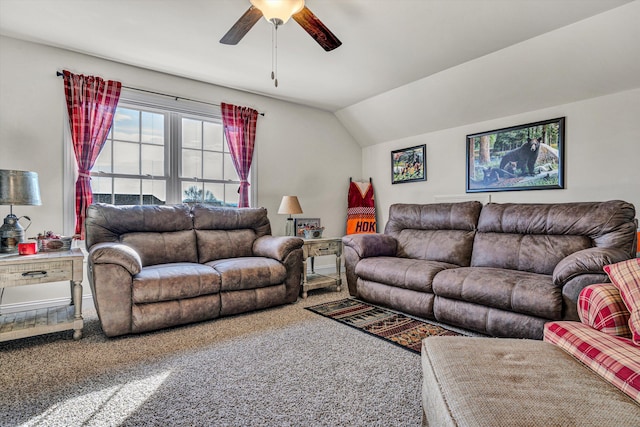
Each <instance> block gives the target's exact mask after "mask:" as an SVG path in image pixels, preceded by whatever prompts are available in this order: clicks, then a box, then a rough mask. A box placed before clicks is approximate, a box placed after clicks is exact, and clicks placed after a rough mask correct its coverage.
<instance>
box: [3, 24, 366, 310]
mask: <svg viewBox="0 0 640 427" xmlns="http://www.w3.org/2000/svg"><path fill="white" fill-rule="evenodd" d="M167 60H168V61H170V60H171V58H167ZM212 60H214V59H212ZM62 69H68V70H70V71H72V72H75V73H80V74H92V75H99V76H101V77H103V78H105V79H113V80H119V81H121V82H122V83H123V84H124V85H125V86H130V87H135V88H141V89H147V90H152V91H157V92H162V93H168V94H172V95H179V96H182V97H186V98H191V99H197V100H203V101H207V102H214V103H220V102H228V103H233V104H237V105H243V106H249V107H252V108H255V109H257V110H258V111H260V112H264V113H265V116H264V117H259V118H258V125H257V135H256V158H257V161H256V162H254V165H253V167H254V168H256V171H257V177H258V183H257V188H258V191H257V198H258V200H257V206H263V207H266V208H267V210H268V211H269V218H270V220H271V223H272V229H273V234H284V223H285V216H283V215H278V214H277V213H276V212H277V209H278V206H279V204H280V199H281V198H282V196H283V195H286V194H294V195H297V196H298V198H299V200H300V203H301V205H302V209H303V211H304V217H319V218H321V220H322V225H323V226H325V227H326V230H325V235H328V236H340V235H342V234H344V230H345V221H346V208H347V190H348V182H349V177H350V176H353V177H360V175H361V172H362V169H361V149H360V147H359V146H358V144H357V143H356V142H355V140H354V139H353V138H352V137H351V136H350V135H349V134H348V133H347V131H346V130H345V128H344V127H343V126H342V124H341V123H340V122H339V121H338V120H337V119H336V117H335V116H334V115H333V114H331V113H328V112H325V111H321V110H316V109H313V108H308V107H304V106H301V105H297V104H292V103H288V102H283V101H278V100H274V99H271V98H267V97H263V96H259V95H253V94H248V93H244V92H240V91H236V90H232V89H228V88H223V87H219V86H214V85H210V84H204V83H200V82H196V81H193V80H188V79H184V78H180V77H176V76H171V75H166V74H162V73H157V72H152V71H149V70H144V69H140V68H135V67H131V66H126V65H123V64H119V63H115V62H111V61H107V60H104V59H98V58H95V57H90V56H87V55H82V54H78V53H73V52H70V51H66V50H60V49H56V48H52V47H47V46H44V45H40V44H33V43H28V42H24V41H19V40H15V39H12V38H7V37H0V169H20V170H30V171H36V172H38V174H39V179H40V186H41V196H42V206H16V207H15V208H14V213H15V214H16V215H18V216H21V215H28V216H30V217H31V218H32V219H33V224H32V225H31V228H30V229H29V230H28V231H27V233H26V234H27V237H29V236H33V235H35V234H37V233H38V231H43V230H53V231H62V227H63V170H62V169H63V144H62V138H63V125H64V108H65V101H64V91H63V82H62V79H61V78H59V77H56V71H60V70H62ZM268 83H269V81H268V80H267V81H265V84H268ZM8 213H9V207H8V206H0V217H1V218H4V216H6V215H7V214H8ZM331 262H333V261H331V260H328V261H327V263H331ZM319 264H322V261H321V260H319ZM84 285H85V294H86V291H87V289H88V287H89V286H88V283H87V282H86V281H85V283H84ZM68 288H69V287H68V284H64V283H61V284H56V285H52V286H40V285H39V286H27V287H22V288H7V290H6V292H5V295H4V299H3V301H2V304H3V305H11V304H19V303H21V302H25V301H34V300H47V299H51V298H62V297H66V296H68V292H69V291H68Z"/></svg>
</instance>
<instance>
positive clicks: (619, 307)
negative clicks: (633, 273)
mask: <svg viewBox="0 0 640 427" xmlns="http://www.w3.org/2000/svg"><path fill="white" fill-rule="evenodd" d="M578 316H579V317H580V321H581V322H582V323H584V324H585V325H589V326H591V327H592V328H593V329H596V330H598V331H601V332H604V333H605V334H609V335H616V336H620V337H625V338H631V330H630V329H629V310H628V309H627V306H626V305H624V301H623V300H622V296H621V295H620V292H619V291H618V288H616V287H615V286H614V285H612V284H611V283H600V284H597V285H589V286H587V287H586V288H584V289H583V290H582V292H580V295H579V296H578Z"/></svg>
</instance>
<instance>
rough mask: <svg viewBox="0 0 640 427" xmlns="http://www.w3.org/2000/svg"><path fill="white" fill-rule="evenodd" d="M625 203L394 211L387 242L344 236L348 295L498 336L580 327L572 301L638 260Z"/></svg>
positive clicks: (400, 207)
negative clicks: (560, 325) (611, 269)
mask: <svg viewBox="0 0 640 427" xmlns="http://www.w3.org/2000/svg"><path fill="white" fill-rule="evenodd" d="M636 228H637V223H636V220H635V208H634V206H633V205H632V204H630V203H626V202H623V201H608V202H584V203H559V204H498V203H489V204H487V205H485V206H482V204H481V203H479V202H463V203H439V204H427V205H417V204H395V205H392V206H391V207H390V210H389V221H388V223H387V225H386V227H385V231H384V234H360V235H350V236H345V237H343V240H342V241H343V243H344V256H345V267H346V268H345V269H346V277H347V284H348V286H349V292H350V294H351V295H352V296H355V297H357V298H360V299H362V300H364V301H369V302H372V303H375V304H379V305H383V306H387V307H390V308H393V309H396V310H399V311H402V312H405V313H408V314H412V315H415V316H418V317H422V318H427V319H436V320H438V321H441V322H443V323H446V324H449V325H454V326H458V327H461V328H464V329H468V330H471V331H476V332H480V333H482V334H486V335H491V336H497V337H514V338H533V339H542V336H543V329H544V324H545V323H546V322H549V321H552V320H579V319H578V315H577V311H576V303H577V299H578V294H579V293H580V291H581V290H582V289H583V288H584V287H585V286H587V285H589V284H593V283H601V282H604V281H607V275H606V274H605V273H604V271H603V269H602V268H603V266H605V265H607V264H612V263H616V262H619V261H622V260H625V259H629V258H631V257H633V256H634V254H635V241H636Z"/></svg>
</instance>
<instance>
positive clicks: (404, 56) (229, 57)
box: [0, 0, 629, 112]
mask: <svg viewBox="0 0 640 427" xmlns="http://www.w3.org/2000/svg"><path fill="white" fill-rule="evenodd" d="M628 2H629V0H307V1H306V5H307V7H308V8H309V9H310V10H311V11H313V12H314V13H315V15H316V16H317V17H318V18H319V19H320V20H321V21H322V22H323V23H324V24H325V25H326V26H327V27H329V28H330V29H331V31H333V33H334V34H335V35H336V36H337V37H338V38H339V39H340V40H341V41H342V46H341V47H339V48H338V49H336V50H334V51H331V52H325V51H324V50H323V49H322V48H321V47H320V46H319V45H318V44H316V43H315V41H314V40H313V39H312V38H311V37H310V36H309V35H308V34H307V33H306V32H305V31H304V30H303V29H302V28H301V27H300V26H299V25H298V24H297V23H296V22H295V21H293V20H290V21H289V22H288V23H286V24H285V25H284V26H282V27H280V29H279V30H278V32H277V33H278V49H277V71H278V80H279V86H278V87H275V86H274V84H273V82H272V80H271V78H270V73H271V71H272V29H271V24H270V23H268V22H267V21H266V20H263V19H261V20H260V21H259V22H257V23H256V25H255V26H254V27H253V28H252V29H251V30H250V31H249V33H248V34H247V35H246V36H245V37H244V38H243V39H242V40H241V41H240V43H239V44H238V45H235V46H229V45H223V44H220V43H219V40H220V38H221V37H222V36H223V35H224V34H225V33H226V31H227V30H228V29H229V28H230V27H231V26H232V25H233V24H234V23H235V22H236V21H237V20H238V18H239V17H240V16H241V15H242V14H243V13H244V12H245V11H246V10H247V9H248V8H249V6H250V3H249V1H248V0H82V1H80V0H0V34H2V35H5V36H9V37H14V38H19V39H25V40H29V41H34V42H38V43H43V44H47V45H51V46H56V47H61V48H65V49H69V50H72V51H76V52H81V53H85V54H89V55H93V56H97V57H100V58H106V59H110V60H113V61H117V62H121V63H125V64H130V65H135V66H139V67H144V68H148V69H152V70H156V71H161V72H165V73H170V74H174V75H178V76H182V77H186V78H190V79H195V80H198V81H203V82H207V83H212V84H216V85H222V86H227V87H231V88H236V89H240V90H243V91H248V92H252V93H257V94H262V95H266V96H270V97H274V98H278V99H282V100H287V101H292V102H296V103H300V104H304V105H308V106H312V107H316V108H320V109H324V110H328V111H333V112H335V111H338V110H341V109H343V108H345V107H348V106H351V105H354V104H357V103H359V102H361V101H365V100H367V99H370V98H372V97H375V96H377V95H380V94H383V93H385V92H387V91H390V90H392V89H395V88H398V87H401V86H404V85H406V84H408V83H411V82H414V81H416V80H419V79H422V78H425V77H428V76H432V75H436V74H437V73H440V72H442V71H443V70H447V69H450V68H452V67H455V66H457V65H459V64H463V63H466V62H468V61H472V60H474V59H477V58H480V57H483V56H485V55H487V54H490V53H492V52H497V51H500V50H501V49H504V48H507V47H509V46H512V45H514V44H517V43H521V42H523V41H525V40H529V39H532V38H535V37H537V36H539V35H541V34H544V33H547V32H550V31H553V30H556V29H558V28H561V27H564V26H567V25H569V24H572V23H574V22H577V21H580V20H583V19H586V18H588V17H591V16H594V15H597V14H600V13H603V12H605V11H607V10H609V9H612V8H616V7H618V6H621V5H623V4H625V3H628ZM104 77H107V78H108V77H109V76H104Z"/></svg>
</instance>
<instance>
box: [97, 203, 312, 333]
mask: <svg viewBox="0 0 640 427" xmlns="http://www.w3.org/2000/svg"><path fill="white" fill-rule="evenodd" d="M302 244H303V241H302V239H298V238H296V237H275V236H271V225H270V223H269V219H268V218H267V211H266V209H264V208H242V209H237V208H220V207H210V206H206V205H196V206H194V207H190V206H188V205H175V206H168V205H167V206H151V205H146V206H113V205H107V204H95V205H91V206H89V208H88V210H87V220H86V245H87V249H88V251H89V258H88V276H89V282H90V284H91V290H92V293H93V301H94V304H95V307H96V310H97V312H98V317H99V319H100V323H101V325H102V329H103V331H104V333H105V334H106V335H107V336H110V337H113V336H117V335H123V334H130V333H140V332H145V331H150V330H155V329H160V328H165V327H169V326H174V325H180V324H185V323H190V322H196V321H201V320H207V319H213V318H216V317H219V316H228V315H232V314H238V313H243V312H247V311H251V310H257V309H262V308H266V307H271V306H275V305H280V304H285V303H292V302H295V301H296V299H297V297H298V294H299V292H300V279H301V276H302Z"/></svg>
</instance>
